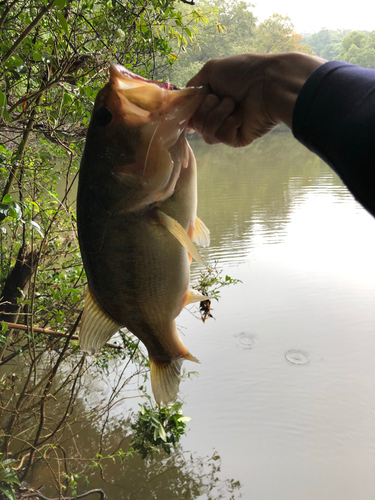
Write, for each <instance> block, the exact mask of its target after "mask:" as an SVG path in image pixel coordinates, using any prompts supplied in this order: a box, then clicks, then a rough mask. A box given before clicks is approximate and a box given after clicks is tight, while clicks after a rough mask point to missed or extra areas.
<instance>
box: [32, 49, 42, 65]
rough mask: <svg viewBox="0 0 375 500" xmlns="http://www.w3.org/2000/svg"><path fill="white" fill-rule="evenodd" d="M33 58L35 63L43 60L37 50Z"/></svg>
mask: <svg viewBox="0 0 375 500" xmlns="http://www.w3.org/2000/svg"><path fill="white" fill-rule="evenodd" d="M33 58H34V61H35V62H39V61H41V60H42V56H41V55H40V54H38V52H35V50H33Z"/></svg>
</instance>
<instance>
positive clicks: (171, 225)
mask: <svg viewBox="0 0 375 500" xmlns="http://www.w3.org/2000/svg"><path fill="white" fill-rule="evenodd" d="M157 213H158V217H159V221H160V223H161V224H163V226H164V227H166V228H167V229H168V231H169V232H170V233H171V234H172V235H173V236H174V237H175V238H176V239H177V240H178V241H179V242H180V243H181V245H182V246H183V247H184V248H186V250H187V251H188V252H189V253H190V255H191V256H192V257H193V258H194V259H195V260H196V261H197V262H199V263H200V264H202V265H203V266H205V263H204V262H203V259H202V257H201V256H200V255H199V252H198V250H197V249H196V248H195V246H194V243H193V242H192V240H191V238H190V236H189V235H188V234H187V232H186V231H185V229H184V228H183V227H182V226H181V224H180V223H179V222H177V221H176V220H175V219H173V218H172V217H170V216H169V215H166V214H165V213H164V212H162V211H161V210H158V211H157Z"/></svg>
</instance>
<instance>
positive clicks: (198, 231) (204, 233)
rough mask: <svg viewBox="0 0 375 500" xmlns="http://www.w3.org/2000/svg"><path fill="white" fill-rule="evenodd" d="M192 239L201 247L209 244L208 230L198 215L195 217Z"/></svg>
mask: <svg viewBox="0 0 375 500" xmlns="http://www.w3.org/2000/svg"><path fill="white" fill-rule="evenodd" d="M193 241H195V243H196V244H197V245H200V246H202V247H208V246H210V230H209V229H208V228H207V226H206V224H205V223H204V222H203V221H202V219H200V218H199V217H196V218H195V227H194V238H193Z"/></svg>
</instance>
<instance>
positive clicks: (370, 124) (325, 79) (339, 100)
mask: <svg viewBox="0 0 375 500" xmlns="http://www.w3.org/2000/svg"><path fill="white" fill-rule="evenodd" d="M293 134H294V136H295V138H296V139H298V140H299V141H300V142H301V143H302V144H304V145H305V146H307V147H308V148H309V149H310V150H311V151H313V152H314V153H316V154H317V155H319V156H320V157H321V158H322V159H323V160H324V161H325V162H326V163H328V165H330V166H331V167H332V168H333V170H335V171H336V172H337V174H338V175H339V176H340V177H341V179H342V180H343V182H344V183H345V184H346V185H347V187H348V188H349V189H350V191H351V192H352V193H353V195H354V196H355V198H356V199H357V200H358V201H359V202H360V203H361V204H362V205H363V206H364V207H365V208H366V209H367V210H368V211H369V212H370V213H372V215H374V216H375V70H374V69H365V68H360V67H358V66H353V65H352V64H346V63H343V62H341V61H331V62H328V63H326V64H324V65H322V66H320V67H319V68H318V69H317V70H315V72H314V73H313V74H312V75H311V76H310V78H309V79H308V80H307V81H306V83H305V85H304V86H303V87H302V89H301V91H300V93H299V95H298V98H297V102H296V104H295V107H294V111H293Z"/></svg>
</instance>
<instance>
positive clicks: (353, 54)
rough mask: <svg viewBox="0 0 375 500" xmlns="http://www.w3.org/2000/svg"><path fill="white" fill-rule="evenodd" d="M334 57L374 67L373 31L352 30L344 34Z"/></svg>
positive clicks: (374, 39)
mask: <svg viewBox="0 0 375 500" xmlns="http://www.w3.org/2000/svg"><path fill="white" fill-rule="evenodd" d="M336 59H340V60H341V61H346V62H349V63H352V64H358V65H359V66H363V67H364V68H375V31H371V33H365V32H362V31H352V32H351V33H349V34H348V35H346V36H345V38H344V39H343V41H342V45H341V50H340V53H339V54H338V56H337V57H336Z"/></svg>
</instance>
